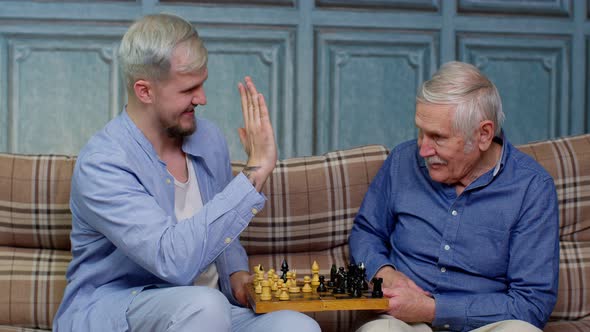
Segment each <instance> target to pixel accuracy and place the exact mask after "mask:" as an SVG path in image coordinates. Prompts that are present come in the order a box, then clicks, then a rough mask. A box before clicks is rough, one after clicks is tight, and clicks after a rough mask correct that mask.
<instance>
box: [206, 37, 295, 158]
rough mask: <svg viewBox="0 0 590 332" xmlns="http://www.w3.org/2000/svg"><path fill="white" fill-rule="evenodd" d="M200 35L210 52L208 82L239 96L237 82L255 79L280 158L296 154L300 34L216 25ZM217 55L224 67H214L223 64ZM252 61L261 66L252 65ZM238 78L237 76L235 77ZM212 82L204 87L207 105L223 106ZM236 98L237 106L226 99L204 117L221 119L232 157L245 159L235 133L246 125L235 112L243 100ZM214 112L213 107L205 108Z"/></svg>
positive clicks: (227, 93) (220, 122)
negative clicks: (297, 42) (297, 41)
mask: <svg viewBox="0 0 590 332" xmlns="http://www.w3.org/2000/svg"><path fill="white" fill-rule="evenodd" d="M199 33H200V34H201V35H202V36H203V39H204V41H205V46H206V47H207V49H208V51H209V59H210V60H209V81H215V82H214V83H213V84H215V83H218V85H217V86H216V87H214V89H215V88H216V89H222V90H223V91H227V92H226V93H225V95H237V92H236V91H237V90H236V84H237V82H239V81H240V80H243V78H244V77H243V76H239V75H238V74H239V73H243V75H251V76H252V77H253V79H254V81H255V82H254V83H255V84H256V85H257V88H258V90H259V91H260V92H261V93H263V95H264V96H265V100H266V102H267V105H268V108H269V112H270V118H271V122H272V124H273V127H274V128H275V133H277V135H276V139H277V145H278V146H279V152H280V154H281V155H283V156H284V155H286V154H288V153H289V154H290V153H292V151H293V147H294V142H293V139H292V135H291V134H292V132H293V126H294V125H293V123H294V115H293V105H294V99H293V98H294V97H293V96H294V91H293V90H294V88H295V76H294V71H295V68H294V58H295V48H294V43H295V31H294V30H293V29H289V28H277V29H274V30H259V29H255V28H252V29H249V28H242V29H237V28H233V27H224V28H220V27H215V28H211V29H209V28H202V29H199ZM215 57H217V58H221V57H223V60H220V61H223V64H221V65H220V66H223V67H219V68H217V67H215V66H216V65H218V64H219V63H218V62H216V61H215ZM253 57H254V58H255V59H257V61H258V63H259V65H260V66H259V65H257V64H256V63H252V60H253ZM228 67H230V68H228ZM261 68H262V69H261ZM233 75H235V77H231V76H233ZM260 75H263V76H262V77H261V76H260ZM257 76H258V77H257ZM220 77H221V78H220ZM210 83H211V82H209V83H206V84H205V90H206V91H207V94H208V95H209V96H211V97H210V98H208V104H212V105H213V104H219V103H221V102H222V100H221V99H223V97H222V96H218V95H217V92H213V91H211V88H210V87H209V88H208V84H209V86H210ZM232 100H235V103H232V102H231V101H227V98H225V100H223V103H221V104H220V105H221V109H215V110H212V111H211V112H209V111H206V113H207V114H206V115H204V116H206V117H208V118H212V119H214V120H217V121H216V122H217V123H218V125H220V126H221V127H222V129H223V131H224V132H225V133H226V138H227V140H228V144H229V146H230V152H231V154H232V156H237V157H239V158H240V159H241V158H243V157H245V155H244V154H243V152H242V151H243V148H242V146H241V143H240V142H239V138H238V137H237V135H236V128H237V127H240V126H241V124H242V117H241V113H240V112H238V113H236V112H237V111H239V109H240V105H239V98H238V97H236V98H235V99H232ZM209 108H210V105H208V106H206V107H205V109H209Z"/></svg>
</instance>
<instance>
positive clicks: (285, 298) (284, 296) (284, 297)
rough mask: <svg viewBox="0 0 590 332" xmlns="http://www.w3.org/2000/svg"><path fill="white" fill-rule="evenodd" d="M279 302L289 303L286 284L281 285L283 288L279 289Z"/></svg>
mask: <svg viewBox="0 0 590 332" xmlns="http://www.w3.org/2000/svg"><path fill="white" fill-rule="evenodd" d="M279 300H281V301H289V292H287V285H286V284H283V288H282V289H281V295H279Z"/></svg>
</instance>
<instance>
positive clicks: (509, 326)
mask: <svg viewBox="0 0 590 332" xmlns="http://www.w3.org/2000/svg"><path fill="white" fill-rule="evenodd" d="M487 327H489V329H488V328H486V326H484V327H483V328H482V331H489V332H511V331H519V332H541V329H539V328H538V327H536V326H534V325H533V324H531V323H528V322H525V321H523V320H516V319H515V320H504V321H501V322H497V323H494V324H490V325H487ZM477 331H479V329H478V330H477Z"/></svg>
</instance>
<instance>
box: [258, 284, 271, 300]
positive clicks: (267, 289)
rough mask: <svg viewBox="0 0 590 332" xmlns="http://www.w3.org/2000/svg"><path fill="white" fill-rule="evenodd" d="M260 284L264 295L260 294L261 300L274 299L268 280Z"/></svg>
mask: <svg viewBox="0 0 590 332" xmlns="http://www.w3.org/2000/svg"><path fill="white" fill-rule="evenodd" d="M260 284H261V285H262V286H261V287H262V292H261V293H262V294H260V300H262V301H269V300H270V299H272V295H271V293H270V285H269V282H268V280H262V281H261V282H260Z"/></svg>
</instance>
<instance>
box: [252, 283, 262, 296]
mask: <svg viewBox="0 0 590 332" xmlns="http://www.w3.org/2000/svg"><path fill="white" fill-rule="evenodd" d="M254 292H255V293H256V294H261V293H262V283H261V282H258V283H257V284H256V286H254Z"/></svg>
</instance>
